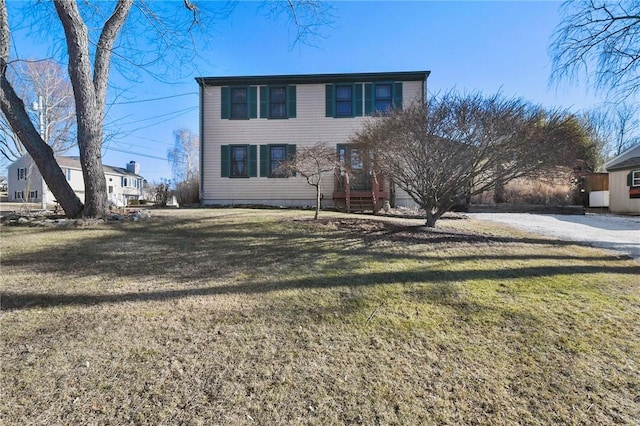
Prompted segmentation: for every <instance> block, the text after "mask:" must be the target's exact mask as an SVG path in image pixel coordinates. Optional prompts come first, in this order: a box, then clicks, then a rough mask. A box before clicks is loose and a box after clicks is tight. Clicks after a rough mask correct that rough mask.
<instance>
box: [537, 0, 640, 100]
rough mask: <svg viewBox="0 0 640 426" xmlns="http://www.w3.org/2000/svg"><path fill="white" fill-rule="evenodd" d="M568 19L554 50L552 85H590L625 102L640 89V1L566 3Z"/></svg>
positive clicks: (562, 23) (556, 36)
mask: <svg viewBox="0 0 640 426" xmlns="http://www.w3.org/2000/svg"><path fill="white" fill-rule="evenodd" d="M562 11H563V14H564V18H563V20H562V22H561V23H560V25H559V26H558V28H557V30H556V32H555V35H554V39H553V41H552V43H551V46H550V48H549V51H550V54H551V56H552V61H553V63H552V66H553V71H552V75H551V80H552V81H555V82H558V81H560V80H562V79H564V78H569V79H575V78H576V77H577V76H578V75H580V74H582V73H584V74H586V76H587V79H588V81H589V80H592V81H593V82H594V83H595V86H596V87H598V88H600V89H602V90H604V91H605V92H608V93H610V94H611V95H613V97H614V98H615V100H621V99H625V98H627V97H629V96H632V95H634V94H636V93H637V92H638V90H639V89H640V2H638V1H637V0H622V1H617V2H611V1H606V0H581V1H565V3H564V4H563V6H562Z"/></svg>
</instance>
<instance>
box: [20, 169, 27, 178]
mask: <svg viewBox="0 0 640 426" xmlns="http://www.w3.org/2000/svg"><path fill="white" fill-rule="evenodd" d="M26 178H27V169H26V168H24V167H19V168H18V180H25V179H26Z"/></svg>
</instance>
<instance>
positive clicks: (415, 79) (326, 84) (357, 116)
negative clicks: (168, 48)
mask: <svg viewBox="0 0 640 426" xmlns="http://www.w3.org/2000/svg"><path fill="white" fill-rule="evenodd" d="M428 76H429V71H411V72H385V73H350V74H310V75H280V76H250V77H200V78H197V79H196V81H197V82H198V84H199V85H200V141H201V142H200V200H201V203H202V204H204V205H230V204H237V205H242V204H245V205H246V204H266V205H275V206H302V205H312V204H314V203H315V192H314V191H315V190H314V188H312V187H311V186H309V185H307V184H306V180H305V179H304V178H303V177H300V176H297V177H296V176H287V175H284V174H282V173H274V171H275V170H276V169H277V167H278V165H279V164H280V162H282V161H283V160H285V159H287V158H288V157H291V156H293V155H294V154H295V152H296V150H297V149H300V148H302V147H308V146H311V145H313V144H315V143H317V142H325V143H328V144H330V145H332V146H335V147H336V153H337V155H338V157H339V159H340V160H341V161H342V162H344V163H345V165H348V166H349V167H347V168H348V169H349V170H351V172H350V173H349V175H345V174H344V173H342V174H339V173H337V174H335V175H334V174H332V173H327V175H326V176H324V177H323V181H322V196H323V200H324V201H323V204H324V205H325V206H331V205H333V206H338V207H340V206H342V207H346V208H347V210H349V206H351V209H353V210H356V209H364V208H365V207H367V206H368V208H371V207H372V205H373V204H375V206H376V207H377V208H379V207H380V205H381V203H382V202H384V201H387V200H388V201H391V202H392V203H393V204H400V205H403V204H404V205H407V204H413V201H412V200H411V199H410V198H409V197H408V195H407V194H406V193H404V192H403V191H401V190H399V189H398V190H396V189H395V188H394V187H393V185H391V184H390V183H389V182H385V181H384V179H383V178H382V177H380V176H378V177H376V176H375V175H374V174H372V173H370V172H369V171H368V170H367V166H366V164H363V162H362V160H361V159H360V156H358V155H357V153H356V152H355V150H354V149H352V148H351V147H350V145H349V144H348V142H349V139H350V137H351V136H352V135H354V133H355V132H357V131H358V130H359V129H360V128H361V126H362V124H363V123H364V121H365V120H367V119H370V118H371V116H372V115H373V114H374V113H375V112H376V111H385V110H388V109H390V108H402V106H403V105H409V104H410V103H412V102H424V100H425V94H426V89H427V87H426V85H427V77H428ZM360 207H362V208H360Z"/></svg>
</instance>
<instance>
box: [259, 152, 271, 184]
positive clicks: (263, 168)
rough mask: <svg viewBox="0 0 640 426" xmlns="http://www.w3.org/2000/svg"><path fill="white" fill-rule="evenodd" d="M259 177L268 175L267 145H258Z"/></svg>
mask: <svg viewBox="0 0 640 426" xmlns="http://www.w3.org/2000/svg"><path fill="white" fill-rule="evenodd" d="M260 177H269V145H260Z"/></svg>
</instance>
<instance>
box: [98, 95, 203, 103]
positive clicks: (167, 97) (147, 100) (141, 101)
mask: <svg viewBox="0 0 640 426" xmlns="http://www.w3.org/2000/svg"><path fill="white" fill-rule="evenodd" d="M197 94H198V92H189V93H181V94H179V95H172V96H163V97H160V98H150V99H138V100H135V101H125V102H113V103H110V104H109V105H129V104H140V103H143V102H153V101H161V100H164V99H172V98H179V97H181V96H190V95H197Z"/></svg>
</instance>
